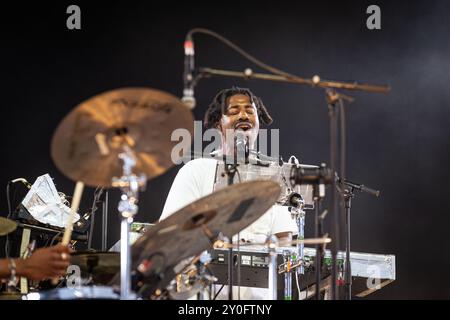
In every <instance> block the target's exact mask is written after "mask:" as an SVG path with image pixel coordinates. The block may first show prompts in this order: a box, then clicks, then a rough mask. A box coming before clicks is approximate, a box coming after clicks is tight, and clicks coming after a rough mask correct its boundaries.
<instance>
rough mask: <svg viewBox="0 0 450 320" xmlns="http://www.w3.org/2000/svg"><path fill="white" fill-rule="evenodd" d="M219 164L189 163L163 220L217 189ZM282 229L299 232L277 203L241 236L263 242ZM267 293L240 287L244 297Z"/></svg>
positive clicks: (206, 161) (172, 190)
mask: <svg viewBox="0 0 450 320" xmlns="http://www.w3.org/2000/svg"><path fill="white" fill-rule="evenodd" d="M216 167H217V160H215V159H207V158H201V159H195V160H192V161H189V162H188V163H186V164H185V165H184V166H183V167H182V168H181V169H180V170H179V171H178V174H177V176H176V177H175V180H174V181H173V184H172V187H171V188H170V191H169V195H168V196H167V199H166V203H165V205H164V209H163V212H162V215H161V217H160V220H163V219H165V218H167V217H168V216H170V215H171V214H173V213H175V212H176V211H177V210H179V209H181V208H183V207H184V206H186V205H188V204H190V203H192V202H194V201H196V200H198V199H200V198H202V197H204V196H207V195H209V194H211V193H212V192H213V190H214V180H215V176H216ZM282 232H292V233H293V234H296V233H297V224H296V222H295V220H294V219H292V218H291V214H290V212H289V211H288V209H287V208H286V207H281V206H278V205H275V206H273V207H272V208H271V209H269V210H268V211H267V212H266V213H265V214H264V215H263V216H262V217H261V218H259V219H258V220H257V221H255V222H254V223H253V224H252V225H250V226H249V227H248V228H246V229H245V230H243V231H241V232H240V234H239V236H240V238H241V239H245V240H248V241H251V242H264V241H265V240H266V238H267V235H270V234H277V233H282ZM233 238H234V237H233ZM233 240H234V239H233ZM236 288H237V287H236ZM227 292H228V289H227V288H224V289H223V290H222V292H221V294H220V295H219V297H218V298H226V295H227ZM233 295H234V296H235V297H236V298H237V289H233ZM267 297H268V290H267V289H261V288H247V287H241V299H254V300H259V299H266V298H267Z"/></svg>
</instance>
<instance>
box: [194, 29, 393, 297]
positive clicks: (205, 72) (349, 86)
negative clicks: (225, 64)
mask: <svg viewBox="0 0 450 320" xmlns="http://www.w3.org/2000/svg"><path fill="white" fill-rule="evenodd" d="M194 31H195V32H201V33H206V34H209V35H211V36H214V37H216V38H218V39H219V40H221V41H224V39H222V38H223V37H221V36H219V35H217V34H215V33H213V32H211V31H209V30H204V29H193V30H191V31H190V35H192V33H193V32H194ZM232 47H234V49H235V50H236V47H235V46H234V45H232ZM240 51H241V52H242V50H240ZM247 58H248V55H247ZM252 61H253V62H255V61H256V60H255V59H252ZM266 69H267V68H266ZM271 70H274V68H271ZM198 71H199V72H198V73H197V74H196V76H195V77H194V79H193V81H192V86H193V87H195V86H196V85H197V84H198V82H199V81H200V80H201V79H202V78H209V77H212V76H221V77H234V78H243V79H246V80H250V79H258V80H266V81H277V82H286V83H295V84H301V85H309V86H311V87H318V88H325V89H327V90H326V95H327V102H328V107H329V113H328V114H329V124H330V167H331V170H332V172H337V167H338V166H337V164H338V161H337V159H341V160H340V161H341V174H342V176H343V178H345V131H344V129H345V128H344V123H345V121H344V120H345V119H344V114H342V115H341V125H342V131H344V132H342V131H341V149H342V150H343V151H341V153H340V154H339V153H338V141H337V138H338V126H337V108H336V107H337V103H339V104H340V107H341V110H342V111H343V110H344V105H343V100H344V99H347V100H350V101H351V100H353V99H352V98H350V97H347V96H345V95H342V94H339V93H337V92H336V91H335V90H336V89H345V90H352V91H365V92H374V93H388V92H389V91H390V87H389V86H386V85H382V86H380V85H369V84H359V83H357V82H351V83H350V82H340V81H327V80H322V79H321V78H320V77H319V76H318V75H315V76H314V77H312V78H311V79H305V78H301V77H298V76H295V75H290V74H286V73H284V74H280V72H274V73H278V74H263V73H253V71H252V70H251V69H245V70H244V71H243V72H237V71H229V70H220V69H212V68H199V69H198ZM272 72H273V71H272ZM332 184H333V190H332V192H331V209H332V210H331V212H332V214H333V217H334V219H333V227H332V237H333V242H332V246H331V256H332V277H331V278H332V285H331V288H332V290H331V298H332V299H333V300H335V299H338V298H339V294H338V292H337V253H338V250H339V245H340V234H339V227H340V225H341V223H340V221H343V220H344V219H343V217H342V216H341V214H343V212H342V210H340V206H339V204H338V199H337V198H338V194H337V185H336V182H335V181H334V179H333V182H332Z"/></svg>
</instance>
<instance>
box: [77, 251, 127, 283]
mask: <svg viewBox="0 0 450 320" xmlns="http://www.w3.org/2000/svg"><path fill="white" fill-rule="evenodd" d="M70 264H71V265H76V266H78V267H79V268H80V271H81V277H82V278H84V279H90V281H91V283H90V284H94V285H102V284H107V283H109V281H111V279H112V278H113V277H114V275H115V274H116V273H117V272H119V271H120V254H119V253H118V252H74V253H72V254H71V255H70Z"/></svg>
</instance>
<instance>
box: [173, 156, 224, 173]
mask: <svg viewBox="0 0 450 320" xmlns="http://www.w3.org/2000/svg"><path fill="white" fill-rule="evenodd" d="M216 165H217V160H216V159H209V158H198V159H194V160H191V161H189V162H188V163H186V164H185V165H184V166H183V167H182V168H181V169H180V170H183V171H204V170H208V169H215V167H216Z"/></svg>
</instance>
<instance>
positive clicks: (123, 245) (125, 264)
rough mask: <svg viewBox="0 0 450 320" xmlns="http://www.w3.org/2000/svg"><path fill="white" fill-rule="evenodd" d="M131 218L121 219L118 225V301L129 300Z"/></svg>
mask: <svg viewBox="0 0 450 320" xmlns="http://www.w3.org/2000/svg"><path fill="white" fill-rule="evenodd" d="M132 221H133V219H132V218H122V222H121V225H120V299H121V300H130V299H131V295H130V292H131V284H130V282H131V281H130V279H131V272H130V269H131V252H130V246H129V244H130V229H131V222H132Z"/></svg>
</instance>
